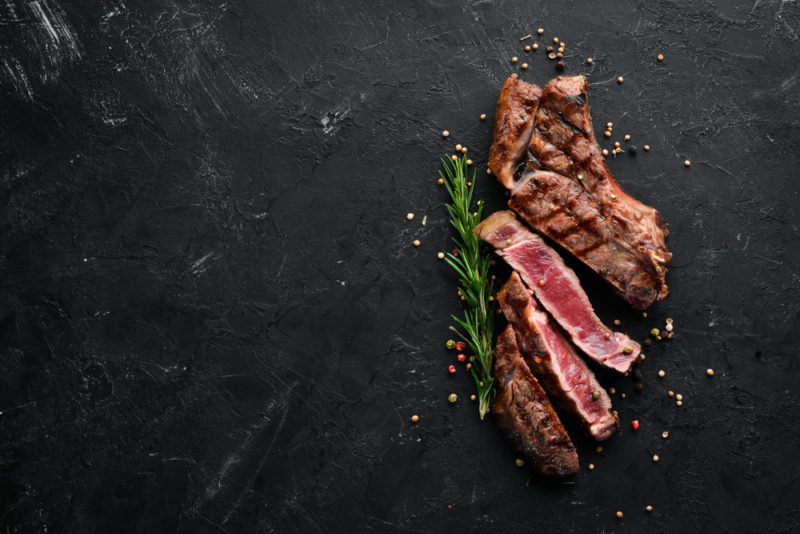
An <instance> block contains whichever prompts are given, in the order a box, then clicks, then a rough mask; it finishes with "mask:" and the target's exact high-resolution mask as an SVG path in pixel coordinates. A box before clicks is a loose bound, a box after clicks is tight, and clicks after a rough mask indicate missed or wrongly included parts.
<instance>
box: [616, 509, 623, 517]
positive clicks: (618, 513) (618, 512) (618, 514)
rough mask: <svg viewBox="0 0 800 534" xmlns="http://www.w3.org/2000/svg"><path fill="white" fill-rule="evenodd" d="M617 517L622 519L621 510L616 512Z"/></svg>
mask: <svg viewBox="0 0 800 534" xmlns="http://www.w3.org/2000/svg"><path fill="white" fill-rule="evenodd" d="M617 517H618V518H619V519H622V510H617Z"/></svg>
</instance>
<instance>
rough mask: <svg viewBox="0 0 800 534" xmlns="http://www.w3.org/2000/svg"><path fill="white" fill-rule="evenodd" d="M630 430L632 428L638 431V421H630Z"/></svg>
mask: <svg viewBox="0 0 800 534" xmlns="http://www.w3.org/2000/svg"><path fill="white" fill-rule="evenodd" d="M631 428H633V429H634V430H639V421H637V420H636V419H634V420H633V421H631Z"/></svg>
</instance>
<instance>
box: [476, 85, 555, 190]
mask: <svg viewBox="0 0 800 534" xmlns="http://www.w3.org/2000/svg"><path fill="white" fill-rule="evenodd" d="M541 95H542V88H541V87H539V86H538V85H534V84H532V83H527V82H523V81H522V80H520V79H519V78H509V79H507V80H506V83H504V84H503V88H502V89H501V90H500V96H499V97H498V99H497V105H496V106H495V110H494V143H492V149H491V151H490V152H489V168H490V169H491V170H492V173H494V175H495V176H496V177H497V180H498V181H499V182H500V183H501V184H503V185H504V186H506V187H507V188H509V189H511V188H512V187H514V174H515V172H516V169H517V167H518V166H519V165H520V164H521V163H523V162H524V161H525V152H526V150H527V148H528V143H529V142H530V140H531V133H532V132H533V118H534V114H535V112H536V106H537V105H538V104H539V97H540V96H541Z"/></svg>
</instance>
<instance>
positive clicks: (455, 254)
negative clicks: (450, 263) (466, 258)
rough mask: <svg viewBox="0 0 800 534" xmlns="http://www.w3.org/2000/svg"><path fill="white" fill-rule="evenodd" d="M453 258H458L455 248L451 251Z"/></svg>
mask: <svg viewBox="0 0 800 534" xmlns="http://www.w3.org/2000/svg"><path fill="white" fill-rule="evenodd" d="M453 256H455V257H456V258H457V257H458V249H457V248H454V249H453Z"/></svg>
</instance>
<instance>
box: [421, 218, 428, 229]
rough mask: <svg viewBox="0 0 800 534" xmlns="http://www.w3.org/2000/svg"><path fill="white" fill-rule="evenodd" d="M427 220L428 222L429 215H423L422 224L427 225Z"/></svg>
mask: <svg viewBox="0 0 800 534" xmlns="http://www.w3.org/2000/svg"><path fill="white" fill-rule="evenodd" d="M427 222H428V216H427V215H423V217H422V226H425V224H426V223H427Z"/></svg>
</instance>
